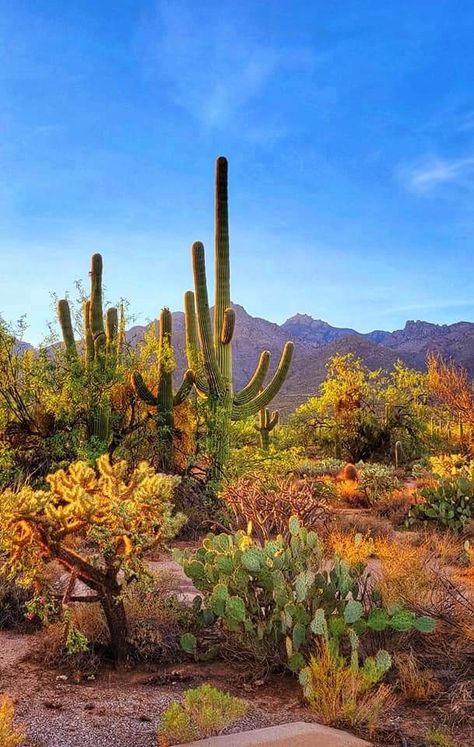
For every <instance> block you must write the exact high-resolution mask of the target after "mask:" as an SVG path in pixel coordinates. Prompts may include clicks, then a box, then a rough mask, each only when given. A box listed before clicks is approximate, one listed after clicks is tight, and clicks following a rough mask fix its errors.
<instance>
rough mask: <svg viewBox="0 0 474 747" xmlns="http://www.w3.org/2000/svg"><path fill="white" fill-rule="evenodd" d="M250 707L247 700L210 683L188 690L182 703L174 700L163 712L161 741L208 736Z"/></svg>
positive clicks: (161, 742)
mask: <svg viewBox="0 0 474 747" xmlns="http://www.w3.org/2000/svg"><path fill="white" fill-rule="evenodd" d="M247 710H248V704H247V703H246V702H245V700H242V699H241V698H235V697H234V696H233V695H230V694H229V693H226V692H223V691H222V690H218V689H217V688H215V687H212V686H211V685H208V684H204V685H200V686H199V687H196V688H193V689H191V690H186V691H185V693H184V697H183V702H182V704H181V703H172V704H171V705H170V706H168V708H167V709H166V711H165V712H164V713H163V715H162V716H161V719H160V722H159V724H158V729H157V736H158V745H159V747H161V745H172V744H185V743H187V742H191V741H194V740H198V739H205V738H206V737H209V736H211V735H212V734H215V733H219V732H221V731H222V730H223V729H226V728H228V727H229V726H232V724H233V723H235V722H236V721H238V720H239V719H240V718H242V716H244V715H245V714H246V712H247Z"/></svg>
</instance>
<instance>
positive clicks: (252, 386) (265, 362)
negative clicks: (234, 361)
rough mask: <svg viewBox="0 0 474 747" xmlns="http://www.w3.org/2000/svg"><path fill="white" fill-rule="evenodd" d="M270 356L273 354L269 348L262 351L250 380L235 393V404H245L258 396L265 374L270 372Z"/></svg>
mask: <svg viewBox="0 0 474 747" xmlns="http://www.w3.org/2000/svg"><path fill="white" fill-rule="evenodd" d="M270 358H271V355H270V353H269V352H268V350H264V351H263V352H262V353H260V358H259V361H258V363H257V367H256V369H255V372H254V374H253V376H252V378H251V379H250V380H249V381H248V383H247V384H246V385H245V386H244V388H243V389H241V390H240V392H237V393H236V394H235V396H234V404H236V405H245V404H246V403H247V402H250V400H251V399H253V398H254V397H256V395H257V394H258V393H259V391H260V389H261V387H262V384H263V382H264V381H265V376H266V375H267V373H268V367H269V365H270Z"/></svg>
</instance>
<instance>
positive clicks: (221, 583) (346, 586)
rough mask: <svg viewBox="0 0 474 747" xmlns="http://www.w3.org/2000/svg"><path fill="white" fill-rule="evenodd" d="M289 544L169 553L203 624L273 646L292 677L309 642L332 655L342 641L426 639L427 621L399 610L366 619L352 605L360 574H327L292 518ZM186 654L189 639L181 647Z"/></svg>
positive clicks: (229, 540) (223, 539) (231, 539)
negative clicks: (373, 635) (318, 641)
mask: <svg viewBox="0 0 474 747" xmlns="http://www.w3.org/2000/svg"><path fill="white" fill-rule="evenodd" d="M289 531H290V535H291V538H290V540H289V541H288V542H286V541H285V540H284V539H283V537H282V536H281V535H278V537H277V538H276V539H273V540H267V541H266V542H264V543H260V542H258V541H256V540H255V539H254V538H253V536H252V534H251V527H249V530H248V531H247V532H244V531H239V532H237V533H236V534H235V535H228V534H218V535H215V534H208V535H207V537H206V538H205V540H204V541H203V545H202V547H201V548H200V549H199V550H198V551H197V552H196V553H191V552H189V551H188V552H185V553H179V552H177V553H175V557H176V558H177V559H178V561H179V562H180V563H181V564H182V566H183V568H184V572H185V573H186V575H187V576H188V577H189V578H191V579H192V581H193V583H194V585H195V586H196V588H197V589H198V590H199V591H200V592H202V595H203V597H202V599H201V597H199V598H197V600H196V602H195V606H196V609H197V610H198V611H200V612H201V614H202V616H203V620H205V621H206V622H207V623H210V622H212V621H213V620H215V619H216V618H218V619H221V620H222V622H223V623H224V625H225V626H226V627H227V628H228V629H229V630H230V631H233V632H236V633H239V634H240V635H241V636H243V637H244V638H245V639H246V640H248V641H249V642H250V643H251V644H252V645H253V646H256V645H261V642H262V641H264V640H265V641H274V642H275V644H276V647H277V653H278V650H279V652H280V656H281V658H282V660H284V658H285V657H286V660H287V664H288V666H289V667H290V668H291V669H293V670H299V669H301V667H303V666H304V663H305V656H306V654H307V653H308V651H309V650H310V648H311V645H312V643H314V639H315V638H318V637H321V636H322V637H323V638H327V639H328V642H329V645H330V646H331V648H332V649H333V651H334V652H335V653H337V652H338V651H339V644H340V642H341V641H342V639H343V637H348V638H349V641H350V642H351V645H352V647H353V649H354V650H355V649H356V648H357V643H358V636H360V635H362V634H363V633H364V632H365V631H366V630H378V631H381V630H386V629H392V630H398V631H407V630H411V629H416V630H419V631H420V632H430V631H431V630H432V629H433V621H432V619H431V618H428V617H424V616H422V617H416V615H414V614H413V613H412V612H408V611H407V610H403V609H401V608H400V607H395V606H394V607H393V608H392V609H384V608H383V607H380V606H377V605H376V602H375V600H374V601H373V606H372V609H370V610H369V611H368V610H366V609H365V608H364V605H363V604H362V602H361V601H360V600H359V596H360V588H361V584H362V576H363V570H364V569H362V570H360V568H352V567H349V566H348V565H347V564H346V563H344V562H343V561H341V560H339V559H338V558H335V559H334V561H333V563H332V565H331V566H329V567H328V564H327V562H326V561H325V560H324V555H323V552H322V546H321V544H320V542H319V540H318V537H317V535H316V534H315V532H312V531H308V530H307V529H306V528H305V527H303V526H302V525H301V524H300V521H299V519H298V518H297V517H296V516H292V517H291V518H290V520H289ZM183 643H184V644H185V645H186V647H187V649H188V650H192V648H193V647H194V645H195V641H194V639H193V638H192V636H191V637H190V636H189V634H188V636H187V637H186V639H185V640H184V641H183Z"/></svg>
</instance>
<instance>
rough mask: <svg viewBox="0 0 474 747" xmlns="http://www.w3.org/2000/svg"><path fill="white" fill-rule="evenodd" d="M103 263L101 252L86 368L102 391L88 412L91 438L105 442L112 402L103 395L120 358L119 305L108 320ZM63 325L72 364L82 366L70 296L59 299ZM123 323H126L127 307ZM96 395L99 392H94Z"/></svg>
mask: <svg viewBox="0 0 474 747" xmlns="http://www.w3.org/2000/svg"><path fill="white" fill-rule="evenodd" d="M102 270H103V263H102V257H101V255H100V254H94V255H93V256H92V258H91V269H90V272H89V275H90V297H89V299H87V301H85V302H84V306H83V318H84V359H83V365H82V366H80V368H82V369H83V370H85V371H87V372H89V373H92V374H93V375H94V377H95V383H96V384H98V389H99V391H100V394H99V396H98V397H95V401H94V402H93V403H92V404H91V406H90V408H89V412H88V413H87V434H88V438H92V437H95V438H98V439H100V441H102V442H103V443H105V444H108V442H109V440H110V403H109V401H108V398H107V396H106V395H104V394H103V392H102V389H103V385H104V384H105V383H106V382H107V380H108V378H110V376H111V375H112V374H113V373H115V370H116V368H117V365H118V358H119V318H118V312H117V309H116V308H110V309H108V310H107V315H106V320H105V323H104V311H103V300H102ZM57 313H58V320H59V325H60V327H61V332H62V336H63V341H64V345H65V349H66V357H67V359H68V362H69V363H70V365H76V366H77V365H78V364H79V365H80V357H79V353H78V350H77V345H76V341H75V339H74V330H73V326H72V321H71V310H70V307H69V303H68V301H67V300H66V299H64V298H63V299H61V300H60V301H58V305H57ZM121 324H122V325H124V320H123V310H122V315H121ZM77 370H79V369H77ZM94 394H96V393H95V392H94Z"/></svg>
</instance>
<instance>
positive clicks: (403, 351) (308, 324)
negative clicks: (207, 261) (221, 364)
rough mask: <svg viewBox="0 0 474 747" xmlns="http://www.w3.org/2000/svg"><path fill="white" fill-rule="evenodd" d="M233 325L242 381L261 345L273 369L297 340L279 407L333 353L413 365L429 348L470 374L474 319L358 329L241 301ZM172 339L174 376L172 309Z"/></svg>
mask: <svg viewBox="0 0 474 747" xmlns="http://www.w3.org/2000/svg"><path fill="white" fill-rule="evenodd" d="M234 308H235V311H236V331H235V335H234V340H233V343H232V347H233V351H234V384H235V386H236V387H241V386H243V385H244V384H245V383H246V382H247V381H248V379H249V378H250V376H251V375H252V374H253V371H254V369H255V365H256V363H257V361H258V357H259V355H260V352H261V351H262V350H269V351H270V353H271V354H272V364H271V371H273V370H274V368H275V366H276V365H277V363H278V359H279V356H280V352H281V350H282V348H283V345H284V343H285V342H286V340H293V341H294V343H295V355H294V359H293V364H292V367H291V370H290V374H289V376H288V379H287V381H286V382H285V384H284V386H283V389H282V391H281V392H280V394H279V395H278V396H277V398H276V399H275V401H274V405H275V406H276V407H278V408H280V410H281V411H282V412H283V413H288V412H290V411H291V410H293V409H294V408H295V407H296V406H297V405H298V404H300V403H301V402H304V401H305V400H306V399H307V398H308V397H309V396H311V395H312V394H314V393H316V391H317V389H318V387H319V384H320V383H321V382H322V381H323V380H324V378H325V375H326V363H327V361H328V360H329V358H331V356H333V355H335V354H336V353H348V352H353V353H354V354H355V355H357V356H358V357H360V358H361V359H362V360H363V361H364V363H365V365H367V366H368V367H369V368H371V369H376V368H385V369H387V370H389V369H390V368H392V367H393V365H394V364H395V362H396V361H397V360H398V359H401V360H403V361H404V362H405V363H406V364H407V365H409V366H412V367H414V368H418V369H421V370H422V369H423V368H425V362H426V356H427V354H428V352H430V351H439V352H440V353H442V354H443V355H444V356H446V357H448V358H452V359H453V360H454V361H456V362H458V363H460V364H461V365H463V366H465V367H466V368H467V369H468V371H469V372H470V373H471V375H474V324H472V323H470V322H457V323H456V324H451V325H438V324H431V323H429V322H422V321H416V322H415V321H409V322H407V323H406V325H405V327H404V329H401V330H396V331H395V332H385V331H382V330H377V331H374V332H370V333H368V334H361V333H359V332H357V331H356V330H353V329H349V328H338V327H332V326H331V325H330V324H328V323H327V322H324V321H322V320H320V319H313V318H312V317H310V316H308V315H306V314H296V315H295V316H293V317H291V318H290V319H288V320H287V321H286V322H284V324H282V325H278V324H275V323H273V322H269V321H267V320H266V319H260V318H258V317H252V316H250V314H248V313H247V312H246V310H245V309H244V308H243V307H242V306H238V305H234ZM144 330H145V327H140V326H137V327H133V328H132V329H130V330H129V331H128V333H127V334H128V338H129V339H130V340H133V341H134V342H138V341H139V340H140V339H142V338H143V333H144ZM173 340H174V346H175V350H176V359H177V376H178V375H179V374H180V373H182V371H183V370H184V368H185V366H186V361H185V356H184V352H183V351H184V314H183V313H182V312H175V313H174V314H173Z"/></svg>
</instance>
